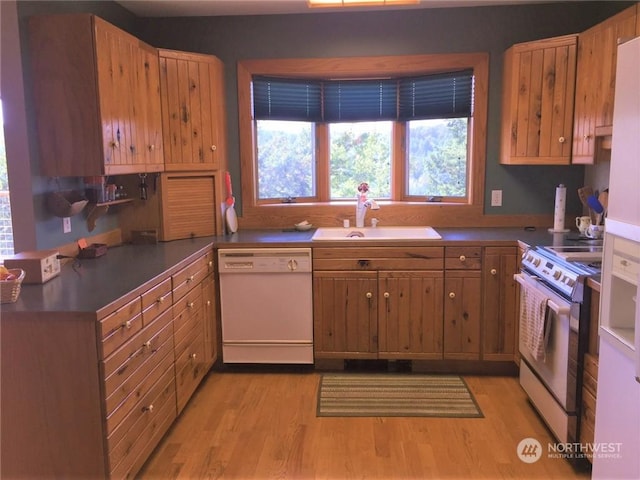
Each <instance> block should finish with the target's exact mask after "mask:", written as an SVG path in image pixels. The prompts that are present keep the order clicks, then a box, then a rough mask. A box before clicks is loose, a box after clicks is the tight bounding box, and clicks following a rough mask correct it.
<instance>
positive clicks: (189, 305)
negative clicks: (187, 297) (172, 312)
mask: <svg viewBox="0 0 640 480" xmlns="http://www.w3.org/2000/svg"><path fill="white" fill-rule="evenodd" d="M194 305H195V303H193V302H189V303H187V307H189V308H193V306H194Z"/></svg>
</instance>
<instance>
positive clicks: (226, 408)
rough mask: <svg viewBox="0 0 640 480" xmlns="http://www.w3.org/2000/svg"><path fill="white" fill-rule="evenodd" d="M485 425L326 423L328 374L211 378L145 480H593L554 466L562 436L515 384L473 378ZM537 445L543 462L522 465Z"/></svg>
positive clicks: (420, 420)
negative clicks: (320, 408) (320, 403)
mask: <svg viewBox="0 0 640 480" xmlns="http://www.w3.org/2000/svg"><path fill="white" fill-rule="evenodd" d="M464 378H465V380H466V381H467V384H468V386H469V388H470V389H471V391H472V392H473V394H474V396H475V397H476V400H477V402H478V404H479V406H480V408H481V409H482V412H483V413H484V418H468V419H465V418H451V419H443V418H425V417H413V418H388V417H387V418H353V417H352V418H327V417H316V396H317V390H318V384H319V380H320V374H319V373H316V372H308V373H228V372H224V373H220V372H211V373H210V374H209V375H208V376H207V377H206V378H205V380H204V382H203V384H202V385H201V387H200V388H199V390H198V391H197V392H196V394H195V395H194V396H193V398H192V399H191V401H190V403H189V404H188V405H187V407H186V408H185V410H184V411H183V413H182V415H181V416H180V418H179V419H178V420H177V421H176V423H175V424H174V426H173V427H172V429H171V430H170V431H169V433H168V434H167V435H166V437H165V438H164V439H163V441H162V442H161V443H160V445H159V446H158V448H157V449H156V451H155V452H154V454H153V455H152V457H151V458H150V459H149V461H148V462H147V464H146V465H145V467H144V468H143V470H142V471H141V472H140V474H139V477H140V478H141V479H143V480H148V479H169V478H176V479H212V478H221V479H225V480H226V479H243V480H250V479H276V478H278V479H299V480H307V479H330V480H337V479H379V480H383V479H385V480H386V479H429V478H433V479H476V478H478V479H527V480H529V479H538V478H539V479H552V478H557V479H588V478H590V474H589V473H588V472H576V471H574V469H573V468H572V467H571V465H570V464H569V463H568V461H567V460H566V459H558V458H549V457H548V455H547V451H546V449H547V446H548V443H549V442H553V440H552V437H551V436H550V434H549V432H548V431H547V429H546V428H545V426H544V425H543V424H542V423H541V421H540V419H539V418H538V417H537V415H536V413H535V412H534V411H533V409H532V408H531V406H530V405H529V403H528V402H527V399H526V396H525V394H524V392H523V391H522V390H521V388H520V386H519V385H518V380H517V379H516V378H513V377H488V376H464ZM527 437H533V438H536V439H537V440H538V441H539V442H540V443H541V444H542V448H543V455H542V458H541V459H540V460H539V461H537V462H536V463H533V464H527V463H524V462H522V461H521V460H520V459H519V458H518V456H517V453H516V447H517V445H518V443H519V442H520V441H521V440H522V439H524V438H527Z"/></svg>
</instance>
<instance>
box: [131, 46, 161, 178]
mask: <svg viewBox="0 0 640 480" xmlns="http://www.w3.org/2000/svg"><path fill="white" fill-rule="evenodd" d="M136 60H137V68H136V80H137V81H136V85H135V87H134V88H135V90H134V91H135V98H134V100H135V101H136V102H137V103H139V107H138V108H136V109H134V112H133V118H134V124H135V125H137V126H138V129H139V132H138V133H139V135H138V140H137V143H138V144H137V145H136V148H135V151H134V155H136V156H138V157H139V158H140V159H141V160H138V162H143V163H144V165H145V167H144V171H145V172H148V173H149V172H162V171H164V154H163V145H162V112H161V108H160V63H159V61H158V51H157V50H156V49H155V48H150V47H147V46H146V45H141V46H140V47H139V48H138V49H137V58H136Z"/></svg>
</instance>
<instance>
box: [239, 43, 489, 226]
mask: <svg viewBox="0 0 640 480" xmlns="http://www.w3.org/2000/svg"><path fill="white" fill-rule="evenodd" d="M469 68H470V69H472V70H473V74H474V82H475V83H474V114H473V117H472V118H471V120H470V128H469V141H468V142H469V143H468V152H469V154H470V158H469V165H468V168H469V171H468V182H469V184H468V200H467V199H465V201H464V203H460V202H455V201H451V202H448V201H446V200H448V199H443V202H438V207H442V206H447V207H450V208H456V207H457V208H459V209H463V210H464V212H465V215H464V216H467V215H469V216H472V215H481V214H482V211H483V203H484V173H485V164H486V131H487V128H486V126H487V109H488V90H489V89H488V81H489V55H488V54H487V53H484V52H481V53H455V54H429V55H402V56H383V57H336V58H311V59H295V58H294V59H258V60H241V61H239V62H238V69H237V82H238V121H239V122H238V124H239V140H240V167H241V172H242V175H241V185H242V217H243V220H244V221H243V223H246V224H247V225H249V226H253V225H255V226H264V222H265V220H266V219H267V218H269V217H271V218H272V220H273V223H274V224H283V223H284V222H288V221H290V219H294V218H295V219H299V215H300V211H299V210H300V209H299V208H298V209H296V208H293V209H292V208H289V209H287V207H293V206H298V207H300V206H302V205H305V206H313V207H314V210H313V212H314V214H320V215H323V216H326V215H327V214H328V209H329V208H331V209H335V207H337V206H339V205H340V204H343V205H344V204H345V203H346V204H349V203H352V202H345V201H343V200H340V201H331V200H329V185H328V182H329V172H328V165H329V158H328V155H329V152H328V151H327V150H328V149H327V148H322V147H321V146H322V145H328V125H327V124H323V123H317V124H316V129H315V133H316V138H315V145H316V147H315V148H316V152H315V153H316V176H317V181H316V188H317V190H316V196H315V197H313V198H305V199H301V201H302V203H293V204H275V203H273V200H268V201H266V200H265V201H260V200H258V199H257V172H256V163H255V153H256V134H257V132H256V131H255V122H254V121H253V118H252V108H251V107H252V106H251V81H252V78H253V76H254V75H264V76H284V77H288V78H326V77H327V76H330V77H331V78H332V79H340V78H344V79H349V78H351V79H353V78H376V77H381V76H419V75H428V74H434V73H444V72H450V71H455V70H463V69H469ZM392 135H393V151H392V173H391V174H392V178H391V196H392V200H390V201H385V202H384V206H385V215H388V216H389V217H388V218H393V216H394V215H398V216H403V215H406V214H407V213H408V211H407V208H411V207H412V206H415V205H421V206H423V207H424V206H425V201H424V199H418V198H416V197H409V196H408V195H407V194H406V188H405V183H406V173H407V172H406V162H405V161H404V158H405V151H406V148H405V146H406V122H398V121H396V122H394V123H393V133H392ZM427 205H430V204H427ZM310 211H311V210H310ZM387 212H390V213H387ZM333 213H334V212H333ZM451 213H453V212H450V211H449V210H448V209H447V213H446V214H445V215H451ZM398 219H399V218H398ZM396 220H397V219H396ZM284 224H285V225H286V224H287V223H284Z"/></svg>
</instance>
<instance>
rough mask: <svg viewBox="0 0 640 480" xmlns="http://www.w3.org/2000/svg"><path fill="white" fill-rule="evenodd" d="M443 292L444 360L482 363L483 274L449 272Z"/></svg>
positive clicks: (477, 272)
mask: <svg viewBox="0 0 640 480" xmlns="http://www.w3.org/2000/svg"><path fill="white" fill-rule="evenodd" d="M444 292H445V295H444V297H445V298H444V358H445V360H449V359H451V360H478V359H480V314H481V280H480V272H479V271H463V270H456V271H447V272H446V274H445V281H444Z"/></svg>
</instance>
